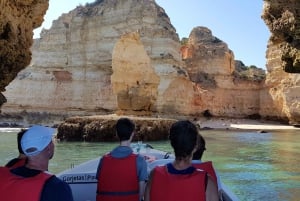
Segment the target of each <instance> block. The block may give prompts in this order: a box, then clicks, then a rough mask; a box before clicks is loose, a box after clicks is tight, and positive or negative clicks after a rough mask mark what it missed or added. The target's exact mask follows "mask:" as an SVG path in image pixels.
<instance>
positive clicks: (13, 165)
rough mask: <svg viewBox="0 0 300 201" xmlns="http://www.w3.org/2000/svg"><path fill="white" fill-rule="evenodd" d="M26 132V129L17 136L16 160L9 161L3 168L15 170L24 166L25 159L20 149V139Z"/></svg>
mask: <svg viewBox="0 0 300 201" xmlns="http://www.w3.org/2000/svg"><path fill="white" fill-rule="evenodd" d="M26 131H27V129H22V130H21V131H20V132H19V133H18V134H17V144H18V151H19V156H18V157H17V158H14V159H11V160H10V161H9V162H8V163H7V164H6V165H5V167H8V168H16V167H20V166H23V165H25V164H26V161H27V157H26V155H25V154H24V152H23V150H22V147H21V139H22V136H23V135H24V133H25V132H26Z"/></svg>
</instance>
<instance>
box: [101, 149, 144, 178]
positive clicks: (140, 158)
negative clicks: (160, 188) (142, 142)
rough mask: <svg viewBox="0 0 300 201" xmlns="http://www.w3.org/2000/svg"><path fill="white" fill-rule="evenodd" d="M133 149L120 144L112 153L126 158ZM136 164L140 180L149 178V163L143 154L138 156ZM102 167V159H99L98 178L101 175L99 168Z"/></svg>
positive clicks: (116, 156)
mask: <svg viewBox="0 0 300 201" xmlns="http://www.w3.org/2000/svg"><path fill="white" fill-rule="evenodd" d="M132 152H133V151H132V149H131V148H130V147H128V146H118V147H116V148H114V149H113V150H112V151H111V152H110V154H111V156H112V157H114V158H125V157H128V156H129V155H130V154H132ZM136 165H137V168H136V169H137V175H138V178H139V181H147V180H148V173H147V163H146V161H145V159H144V157H143V156H141V155H138V156H137V157H136ZM100 169H101V159H100V161H99V166H98V170H97V178H98V176H99V170H100Z"/></svg>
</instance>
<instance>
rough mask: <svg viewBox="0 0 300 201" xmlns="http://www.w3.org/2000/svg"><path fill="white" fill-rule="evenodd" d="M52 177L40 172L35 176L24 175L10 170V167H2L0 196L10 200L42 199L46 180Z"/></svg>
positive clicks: (38, 200)
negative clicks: (26, 176)
mask: <svg viewBox="0 0 300 201" xmlns="http://www.w3.org/2000/svg"><path fill="white" fill-rule="evenodd" d="M50 177H52V175H51V174H48V173H44V172H42V173H40V174H38V175H36V176H34V177H28V178H25V177H22V176H18V175H15V174H13V173H11V172H10V169H9V168H6V167H0V178H1V179H0V198H1V200H9V201H20V200H22V201H40V198H41V193H42V190H43V187H44V184H45V182H46V181H47V180H48V179H49V178H50Z"/></svg>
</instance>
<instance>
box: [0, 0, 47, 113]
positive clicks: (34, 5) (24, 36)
mask: <svg viewBox="0 0 300 201" xmlns="http://www.w3.org/2000/svg"><path fill="white" fill-rule="evenodd" d="M48 2H49V0H35V1H33V0H14V1H11V0H1V2H0V107H1V105H2V104H3V103H4V102H5V101H6V99H5V97H4V96H3V95H2V93H1V92H3V91H4V88H5V86H7V85H8V84H9V83H10V82H11V81H12V80H13V79H14V78H15V77H16V75H17V73H18V72H19V71H20V70H21V69H23V68H25V67H26V66H27V65H28V64H29V63H30V60H31V52H30V47H31V45H32V42H33V40H32V37H33V29H35V28H37V27H39V26H40V25H41V24H42V22H43V20H44V14H45V13H46V10H47V9H48Z"/></svg>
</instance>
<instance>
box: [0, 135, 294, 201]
mask: <svg viewBox="0 0 300 201" xmlns="http://www.w3.org/2000/svg"><path fill="white" fill-rule="evenodd" d="M202 135H203V136H204V137H205V139H206V143H207V150H206V152H205V155H204V157H203V159H204V160H213V161H214V166H215V168H216V169H217V171H218V172H219V175H220V177H221V179H222V181H223V182H224V183H225V184H226V185H227V186H228V187H229V188H230V189H231V190H232V191H233V192H234V193H235V194H236V195H237V197H238V198H239V199H240V200H247V201H254V200H255V201H257V200H282V201H296V200H299V199H300V158H299V155H300V131H299V130H298V131H297V130H294V131H292V130H289V131H287V130H286V131H272V132H271V133H256V132H236V131H217V130H208V131H202ZM150 144H151V145H153V147H154V148H156V149H160V150H165V151H172V149H171V147H170V145H169V142H168V141H159V142H150ZM116 145H117V143H101V142H99V143H87V142H56V152H55V156H54V158H53V159H52V160H51V163H50V167H49V170H50V171H51V172H53V173H58V172H60V171H62V170H64V169H66V168H69V167H71V166H72V165H77V164H80V163H82V162H84V161H86V160H89V159H93V158H95V157H97V156H99V155H102V154H104V153H106V152H108V151H109V150H111V149H112V148H113V147H114V146H116ZM16 155H17V148H16V133H14V132H12V133H8V132H5V133H3V132H2V133H1V132H0V164H5V163H6V162H7V161H8V160H9V159H11V158H13V157H15V156H16Z"/></svg>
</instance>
